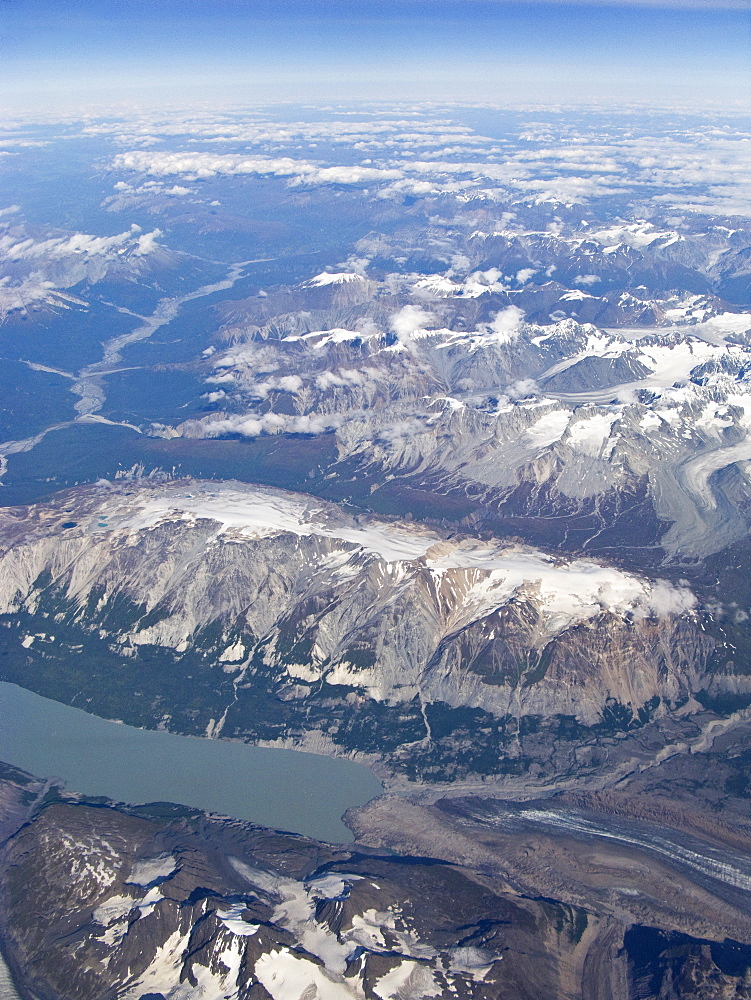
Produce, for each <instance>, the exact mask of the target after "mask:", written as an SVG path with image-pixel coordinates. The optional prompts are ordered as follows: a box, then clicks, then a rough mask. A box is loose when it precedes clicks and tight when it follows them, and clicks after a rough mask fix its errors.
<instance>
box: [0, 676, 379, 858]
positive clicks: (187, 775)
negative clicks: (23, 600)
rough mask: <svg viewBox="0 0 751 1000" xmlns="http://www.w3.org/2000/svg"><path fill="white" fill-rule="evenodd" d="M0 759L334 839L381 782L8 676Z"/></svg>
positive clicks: (123, 795) (113, 792)
mask: <svg viewBox="0 0 751 1000" xmlns="http://www.w3.org/2000/svg"><path fill="white" fill-rule="evenodd" d="M0 760H3V761H6V762H7V763H9V764H13V765H14V766H15V767H19V768H21V769H22V770H24V771H29V772H31V773H32V774H35V775H37V776H38V777H40V778H49V777H59V778H62V779H63V780H64V781H65V783H66V785H67V786H68V788H70V789H71V791H76V792H81V793H83V794H85V795H104V796H107V797H108V798H111V799H114V800H116V801H119V802H130V803H135V804H140V803H146V802H177V803H180V804H181V805H186V806H192V807H194V808H198V809H205V810H207V811H209V812H215V813H221V814H223V815H227V816H233V817H235V818H236V819H243V820H250V821H252V822H253V823H258V824H260V825H262V826H270V827H273V828H275V829H279V830H291V831H293V832H295V833H302V834H304V835H305V836H308V837H315V838H318V839H320V840H328V841H331V842H333V843H347V842H349V841H351V840H352V834H351V833H350V831H349V830H348V829H347V827H346V826H345V825H344V823H342V821H341V816H342V814H343V813H344V812H345V810H347V809H350V808H354V807H356V806H361V805H364V804H365V803H366V802H368V801H369V800H370V799H372V798H374V797H375V796H376V795H380V794H381V792H382V790H383V789H382V786H381V784H380V782H379V781H378V779H377V778H376V777H375V775H374V774H373V773H372V772H371V771H370V770H369V769H368V768H367V767H365V766H364V765H362V764H357V763H355V762H354V761H351V760H347V759H346V758H335V757H322V756H319V755H318V754H311V753H302V752H300V751H297V750H276V749H270V748H266V747H251V746H247V745H246V744H243V743H231V742H228V741H226V740H210V739H201V738H198V737H192V736H176V735H174V734H172V733H164V732H155V731H154V730H149V729H135V728H134V727H132V726H125V725H121V724H120V723H117V722H108V721H107V720H106V719H100V718H98V717H97V716H96V715H89V714H88V713H87V712H83V711H81V710H80V709H77V708H71V707H69V706H68V705H62V704H60V702H57V701H51V700H50V699H49V698H42V697H41V696H40V695H38V694H34V693H33V692H32V691H27V690H26V689H25V688H20V687H18V686H17V685H15V684H8V683H6V682H0Z"/></svg>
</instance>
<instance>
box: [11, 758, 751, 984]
mask: <svg viewBox="0 0 751 1000" xmlns="http://www.w3.org/2000/svg"><path fill="white" fill-rule="evenodd" d="M0 795H1V797H2V802H3V814H2V820H3V823H4V826H5V838H6V839H4V841H3V843H2V846H1V847H0V900H2V908H1V910H0V912H1V913H2V916H1V917H0V925H1V926H2V931H3V950H4V954H5V957H6V960H7V961H8V963H9V965H10V967H11V969H12V971H13V973H14V975H15V979H16V982H17V984H18V987H19V989H20V990H21V992H22V995H24V996H31V995H33V996H35V997H37V998H40V1000H63V998H68V997H70V996H71V995H75V996H76V997H80V998H81V1000H89V998H90V1000H98V998H102V997H112V998H115V997H117V998H122V1000H130V998H132V1000H136V998H143V997H150V998H158V997H162V998H165V997H171V998H185V1000H187V998H189V997H201V998H203V1000H219V998H223V1000H228V998H230V1000H298V998H299V997H301V996H304V997H306V998H309V1000H347V998H360V1000H421V998H424V997H443V998H446V1000H448V998H451V997H454V998H455V997H463V998H468V1000H469V998H476V1000H495V998H498V1000H536V998H538V997H540V996H551V997H555V998H557V1000H580V998H583V1000H605V998H609V1000H632V998H633V997H637V996H638V997H640V998H641V1000H652V998H654V1000H657V998H658V997H659V998H661V1000H699V998H709V997H719V996H727V997H738V998H741V997H745V996H747V995H748V988H749V966H750V965H751V952H750V951H749V949H748V948H747V947H745V946H743V945H741V944H738V943H737V942H734V941H722V940H701V939H697V938H696V937H691V936H690V935H686V934H683V935H677V934H675V933H672V934H671V933H668V932H666V931H664V930H661V929H660V924H659V918H658V923H657V926H651V927H650V926H644V925H642V924H640V923H638V922H637V923H634V922H633V920H632V919H629V916H628V914H626V915H623V914H620V915H618V916H616V915H614V914H613V912H608V910H609V909H610V911H612V909H613V908H612V906H611V907H608V906H607V905H605V906H603V905H602V904H601V903H600V901H599V900H597V901H595V903H594V905H593V906H590V907H580V906H576V905H571V904H569V903H565V902H561V901H558V900H556V899H551V898H546V899H545V898H539V897H537V898H535V897H534V895H530V894H528V893H525V892H523V891H522V892H520V891H519V890H518V889H516V888H512V887H511V885H509V882H508V880H507V879H506V878H505V877H503V876H502V875H500V874H499V873H498V872H496V871H495V868H496V867H497V866H495V865H493V864H492V863H491V864H485V865H484V868H485V871H484V872H483V874H478V873H477V872H476V871H472V870H471V869H470V868H467V867H463V866H461V865H457V864H455V863H454V864H452V863H446V862H441V861H437V860H435V859H432V860H431V859H428V858H422V857H419V856H408V857H398V856H394V855H389V854H385V855H384V854H382V853H380V852H378V851H377V850H372V849H368V848H365V849H360V848H355V849H349V850H342V849H336V848H332V847H331V846H330V845H327V844H323V843H318V842H315V841H310V840H306V839H305V838H302V837H296V836H292V835H290V834H283V833H277V832H275V831H271V830H264V829H261V828H258V827H253V826H250V825H248V824H242V823H238V822H233V821H227V820H220V819H218V818H210V817H207V816H205V815H204V814H201V813H196V812H190V811H188V810H184V809H182V808H180V807H176V806H169V805H164V804H162V805H154V806H150V807H139V808H137V809H134V808H129V807H124V806H119V807H117V806H114V805H113V804H112V803H107V802H104V801H101V800H99V801H97V802H90V801H86V800H85V799H81V798H79V797H76V796H74V795H72V794H70V793H67V794H61V793H60V792H59V790H57V789H55V788H48V787H46V786H44V785H42V783H41V782H38V781H36V780H35V779H33V778H31V777H30V776H29V775H26V774H23V773H22V772H18V771H14V770H13V769H10V768H7V767H5V766H3V772H2V779H1V780H0ZM456 843H461V841H460V840H456ZM437 845H438V847H439V850H441V851H445V850H446V847H447V845H446V844H445V843H441V842H440V840H439V841H437ZM71 875H73V877H72V878H71ZM621 877H625V878H626V879H628V876H625V875H622V876H621ZM658 884H659V883H658ZM635 891H636V890H635ZM632 908H633V907H632ZM739 929H740V928H739Z"/></svg>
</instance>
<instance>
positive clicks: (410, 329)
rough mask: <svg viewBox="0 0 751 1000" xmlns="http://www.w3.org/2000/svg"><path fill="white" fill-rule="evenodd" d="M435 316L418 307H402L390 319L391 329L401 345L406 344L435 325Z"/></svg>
mask: <svg viewBox="0 0 751 1000" xmlns="http://www.w3.org/2000/svg"><path fill="white" fill-rule="evenodd" d="M435 321H436V320H435V316H433V314H432V313H429V312H427V310H425V309H421V308H420V306H413V305H408V306H403V307H402V308H401V309H400V310H399V312H398V313H395V314H394V315H393V316H392V317H391V329H392V330H393V331H394V333H395V334H396V335H397V337H398V338H399V340H400V342H401V343H403V344H408V343H409V342H410V341H411V339H412V337H414V335H415V334H416V333H417V332H418V331H419V330H424V329H426V328H427V327H428V326H429V325H430V324H433V323H435Z"/></svg>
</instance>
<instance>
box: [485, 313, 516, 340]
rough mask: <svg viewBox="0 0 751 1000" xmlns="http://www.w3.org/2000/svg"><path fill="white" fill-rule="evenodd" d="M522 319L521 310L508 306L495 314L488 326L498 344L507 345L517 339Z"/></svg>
mask: <svg viewBox="0 0 751 1000" xmlns="http://www.w3.org/2000/svg"><path fill="white" fill-rule="evenodd" d="M523 319H524V310H523V309H520V308H519V306H508V307H507V308H506V309H501V310H500V311H499V312H497V313H496V314H495V318H494V319H493V321H492V322H491V323H490V324H489V326H490V329H491V330H492V331H493V333H494V334H495V335H496V339H497V340H498V342H499V343H501V344H507V343H510V341H512V340H515V339H516V338H517V337H518V335H519V331H520V330H521V325H522V320H523Z"/></svg>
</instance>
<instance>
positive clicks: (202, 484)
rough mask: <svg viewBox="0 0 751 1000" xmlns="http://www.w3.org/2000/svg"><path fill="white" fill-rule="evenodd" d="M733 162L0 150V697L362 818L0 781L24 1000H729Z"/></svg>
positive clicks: (734, 888) (370, 132)
mask: <svg viewBox="0 0 751 1000" xmlns="http://www.w3.org/2000/svg"><path fill="white" fill-rule="evenodd" d="M750 149H751V122H749V119H748V117H747V116H746V115H745V114H744V113H743V112H742V111H741V110H727V111H725V112H723V113H722V114H720V113H719V112H712V113H711V114H710V113H706V114H704V113H701V112H694V113H688V112H681V111H677V110H675V109H673V110H668V111H657V110H650V111H649V112H646V111H638V110H634V109H623V108H622V109H618V110H617V111H613V112H612V113H610V112H608V113H604V112H601V111H597V110H588V111H584V110H582V109H574V108H567V109H557V110H556V109H552V110H551V109H548V110H545V109H541V108H523V107H519V108H515V109H512V108H499V107H491V106H479V105H477V106H471V107H470V106H465V107H460V106H450V105H445V106H440V105H435V104H432V105H424V106H423V105H419V104H414V105H409V106H407V105H393V106H390V107H379V108H376V107H374V106H368V107H354V106H346V107H345V106H338V105H330V106H328V107H326V108H316V107H313V106H308V107H299V108H297V107H292V106H288V107H285V108H284V109H282V108H273V107H270V108H255V109H250V110H248V109H244V110H243V109H235V110H228V111H213V112H212V111H211V110H209V109H207V108H204V109H197V110H196V109H194V110H189V111H184V112H180V111H175V112H174V114H171V115H169V116H167V115H163V114H160V113H156V112H154V113H146V112H132V113H131V112H122V113H118V114H117V115H115V114H114V113H113V114H110V115H104V114H102V115H100V116H96V115H93V116H88V117H86V118H83V119H79V118H76V117H75V116H71V117H70V118H65V119H64V120H61V121H58V122H54V123H53V122H46V121H44V118H43V116H40V117H39V118H38V119H37V120H34V121H31V120H28V119H26V118H23V117H19V118H18V120H15V121H14V120H10V119H9V120H8V121H7V122H6V123H5V125H4V127H3V128H2V130H0V178H1V179H2V192H3V193H2V195H1V196H0V354H1V355H2V357H3V366H2V370H1V371H0V391H2V394H3V408H2V410H1V411H0V481H1V482H2V485H1V486H0V503H2V507H0V653H1V654H2V655H0V679H2V680H6V681H12V682H14V683H16V684H20V685H21V686H24V687H28V688H30V689H32V690H34V691H36V692H38V693H40V694H43V695H45V696H47V697H52V698H55V699H58V700H60V701H64V702H67V703H69V704H74V705H78V706H79V707H84V708H85V709H86V710H87V711H90V712H94V713H96V714H99V715H102V716H105V717H107V718H111V719H118V720H121V721H125V722H129V723H131V724H134V725H138V726H142V727H149V728H160V729H169V730H173V731H175V732H180V733H184V734H190V735H192V736H195V737H201V738H214V739H224V738H228V739H237V740H244V741H247V742H252V743H260V744H264V745H267V746H272V747H274V746H275V747H290V748H298V749H300V748H302V749H307V750H312V751H314V752H316V753H325V754H335V755H347V756H350V757H354V758H356V759H358V760H361V761H364V762H367V763H368V764H369V765H370V766H372V767H374V768H375V769H377V772H378V774H379V777H381V778H382V779H383V780H384V782H385V784H386V787H387V789H388V791H389V793H390V794H387V795H386V796H385V797H384V798H383V799H381V800H379V801H377V802H375V803H371V805H370V806H368V807H366V808H365V809H363V810H360V811H359V812H358V813H357V814H356V815H352V816H350V817H349V818H348V820H347V821H348V823H349V824H350V825H351V826H352V828H353V829H354V830H355V831H356V833H357V836H358V838H359V845H360V847H361V848H362V850H363V851H364V852H365V853H364V854H358V850H359V848H358V849H356V850H354V851H353V852H352V853H351V854H347V855H346V856H344V855H343V854H342V852H338V853H337V851H336V850H335V849H333V848H329V847H326V846H325V845H316V844H314V843H313V842H305V843H304V844H303V843H302V841H295V842H294V843H293V842H292V840H291V839H284V837H282V835H277V834H274V833H271V832H264V833H260V832H258V831H256V832H255V833H251V832H249V828H247V827H245V826H243V827H242V829H241V828H240V825H238V824H237V823H234V822H233V821H232V820H231V819H225V820H220V819H216V818H215V819H212V820H207V819H206V818H205V817H199V816H198V815H197V814H194V813H191V812H190V811H189V810H188V811H187V812H183V813H180V812H179V810H178V811H177V812H170V810H173V809H177V807H171V806H170V807H166V806H165V807H164V809H162V806H159V807H158V808H157V809H156V812H154V810H153V809H152V811H151V812H149V814H148V816H146V815H145V814H144V815H141V814H139V813H138V810H137V809H136V810H135V812H134V811H133V809H132V808H131V807H130V806H124V805H120V806H114V805H113V804H111V803H110V804H104V803H86V802H84V801H82V800H81V798H80V797H77V796H76V795H75V790H73V792H70V793H67V792H61V791H60V790H59V788H58V789H57V790H55V789H54V788H51V787H46V788H45V787H43V786H40V787H37V785H36V784H35V783H34V779H31V778H30V777H28V776H26V777H22V776H19V774H17V773H11V772H9V773H8V774H5V772H3V774H4V777H3V778H2V784H1V785H0V800H2V801H0V805H2V804H3V803H5V806H4V807H3V808H5V810H6V811H5V813H2V816H6V814H7V816H9V817H11V818H8V819H7V823H8V824H10V826H9V829H10V827H12V825H13V822H12V817H13V816H19V815H21V813H20V812H18V810H21V812H23V809H27V807H28V809H30V810H31V812H28V811H27V812H26V813H24V816H25V819H24V821H23V822H24V823H26V825H25V826H22V827H21V826H19V827H18V828H17V829H16V832H15V833H14V835H13V837H12V838H11V840H9V841H8V843H7V845H6V846H5V847H3V848H2V852H3V860H2V876H1V877H0V897H2V899H3V900H4V905H5V907H6V909H7V911H8V913H10V914H11V916H9V917H8V918H7V919H6V918H3V921H4V924H3V927H2V933H3V941H4V942H5V941H7V942H10V943H9V944H8V946H7V951H8V960H9V968H10V969H11V972H12V973H13V975H15V976H16V977H17V978H18V981H19V983H20V984H22V985H23V986H24V989H28V990H29V991H31V992H32V993H35V994H37V995H39V996H43V997H45V998H47V997H49V998H50V1000H58V998H59V997H60V998H62V997H63V996H64V991H63V992H61V990H62V986H61V985H60V984H61V982H62V980H61V979H60V975H62V973H61V972H60V970H61V969H62V970H67V972H66V973H65V974H66V975H73V976H74V979H75V982H76V983H77V986H76V989H77V990H78V991H79V992H78V993H77V995H80V996H82V997H89V996H90V997H91V998H92V1000H94V998H99V997H102V996H105V995H106V996H118V997H123V998H125V997H128V998H130V997H132V998H133V1000H136V998H138V997H141V996H156V997H159V996H161V997H169V998H173V1000H177V998H184V1000H188V998H196V1000H198V998H199V997H201V998H204V1000H215V998H217V1000H218V998H219V997H233V998H237V1000H269V998H273V1000H299V998H300V997H303V998H304V1000H315V998H318V1000H331V998H340V997H341V998H345V997H361V998H368V1000H371V998H379V1000H391V998H394V1000H397V998H399V1000H407V998H410V1000H413V998H414V1000H420V998H422V997H427V996H443V997H446V998H448V997H450V996H455V997H467V998H471V997H477V998H478V1000H481V998H486V997H487V998H491V997H492V998H495V997H498V998H504V1000H505V998H512V997H513V998H514V1000H516V998H517V997H526V996H529V997H530V998H536V997H537V996H541V995H550V996H555V997H561V998H563V997H566V998H568V997H571V998H574V997H576V998H577V1000H578V998H580V997H581V996H582V995H584V996H587V998H589V997H592V998H596V1000H602V998H604V997H605V996H607V997H608V998H610V997H611V996H612V997H617V998H618V1000H627V998H628V1000H631V997H632V996H637V995H638V996H640V997H642V998H644V1000H646V998H649V1000H652V998H656V997H660V998H665V1000H667V998H669V1000H682V998H687V1000H688V998H691V1000H698V998H701V1000H704V998H708V997H714V996H725V995H727V996H728V997H730V996H737V997H741V996H744V995H745V993H743V990H746V991H747V989H748V978H749V976H751V971H750V970H751V957H750V956H749V955H748V954H747V945H748V942H749V941H751V931H750V930H749V928H748V926H747V905H746V904H745V903H744V902H743V899H744V898H745V897H743V896H742V894H743V893H744V892H746V888H744V887H745V884H746V883H745V882H744V879H746V878H747V873H746V870H745V868H744V867H743V864H742V862H741V861H739V860H738V859H739V857H740V856H741V855H742V852H743V851H744V850H747V849H748V829H747V818H744V813H743V809H744V803H746V802H747V798H748V795H749V777H748V776H749V774H750V773H751V771H749V762H748V760H747V756H748V755H747V753H746V751H745V749H744V740H745V738H746V734H747V727H748V717H749V712H751V667H750V666H749V664H751V659H750V657H751V633H749V630H748V622H749V620H751V619H750V618H749V615H751V582H749V581H751V574H749V572H748V570H749V566H751V544H749V538H748V536H749V527H750V526H751V285H750V284H749V280H750V276H751V198H750V197H749V196H750V195H751V189H750V188H749V183H748V180H747V178H748V176H749V166H750V165H751V164H750V163H749V150H750ZM702 768H704V771H705V772H706V773H704V772H702V770H701V769H702ZM707 775H709V777H707ZM712 775H714V776H715V777H714V778H713V777H712ZM40 777H42V778H44V777H46V776H40ZM24 789H26V791H24ZM29 789H33V794H32V791H29ZM29 796H31V798H29ZM32 799H33V805H30V804H29V803H30V802H31V801H32ZM531 799H535V800H536V801H537V805H535V806H530V807H529V808H528V809H526V808H525V807H523V805H520V803H522V804H523V803H525V802H528V801H529V800H531ZM14 803H15V804H14ZM19 803H20V804H19ZM22 805H23V809H22V808H21V806H22ZM150 808H151V807H150ZM160 810H162V811H161V812H160ZM164 810H166V812H165V811H164ZM165 817H166V818H165ZM6 818H7V817H6ZM1 821H2V822H3V823H4V822H6V819H2V820H1ZM27 821H28V823H27ZM660 823H662V824H664V825H665V827H666V829H667V832H666V833H665V835H664V839H660V844H661V845H662V846H661V848H660V851H656V850H653V849H652V848H653V847H654V844H655V843H656V842H657V841H656V840H655V833H654V831H655V825H659V824H660ZM144 824H145V825H144ZM649 824H652V826H650V825H649ZM105 827H106V831H107V832H106V833H105V832H103V830H104V829H105ZM551 830H552V831H553V832H551ZM19 831H20V832H19ZM556 831H557V832H556ZM660 837H662V834H660ZM14 838H17V839H14ZM280 838H281V839H280ZM556 838H558V839H556ZM702 838H704V839H703V840H702ZM702 844H703V846H702ZM365 845H368V846H367V847H366V846H365ZM592 845H596V847H593V846H592ZM603 845H604V846H603ZM650 845H651V846H650ZM697 845H698V846H697ZM383 848H388V849H389V850H393V851H395V852H396V854H395V855H391V854H383V853H382V854H379V855H378V857H377V859H375V854H373V853H372V852H378V851H382V849H383ZM590 850H591V851H592V852H593V853H592V854H591V855H590V854H588V853H587V852H588V851H590ZM597 851H603V852H609V853H607V862H606V863H605V862H603V865H602V867H598V866H599V861H595V860H593V858H594V857H595V854H596V852H597ZM650 851H651V853H650ZM24 852H26V853H24ZM537 852H540V854H539V857H542V858H544V859H546V860H544V861H543V862H540V863H537V862H536V861H535V858H536V857H537ZM739 852H740V854H739ZM426 856H427V860H426ZM599 856H600V855H597V857H599ZM28 858H42V859H43V860H44V864H43V866H42V867H43V875H44V877H43V878H42V880H41V881H40V882H39V884H38V885H35V886H34V887H33V889H32V890H29V892H26V890H25V889H23V887H22V885H21V882H19V881H18V878H20V876H18V871H21V870H24V869H23V866H24V865H26V864H31V862H28V860H27V859H28ZM499 858H502V859H504V860H503V863H501V862H500V861H499V860H498V859H499ZM374 859H375V860H374ZM431 859H433V860H431ZM708 859H709V860H708ZM438 861H440V863H441V864H440V865H438ZM710 862H711V863H710ZM34 863H35V864H38V863H39V862H34ZM56 866H59V867H56ZM71 866H72V867H71ZM191 866H192V867H191ZM444 866H446V867H444ZM671 866H672V867H671ZM606 868H607V872H606V871H605V869H606ZM40 870H41V869H40ZM63 870H64V871H66V872H67V871H70V870H73V871H74V872H75V874H76V881H77V884H76V886H74V887H67V886H66V885H64V884H63V881H61V879H60V878H59V877H58V876H59V871H63ZM728 872H730V873H731V874H732V873H735V874H732V877H730V876H729V875H728V877H725V876H726V875H727V873H728ZM14 873H15V874H14ZM614 873H615V874H614ZM676 873H677V874H676ZM718 873H719V874H718ZM723 873H724V874H723ZM14 879H15V880H16V881H14ZM650 879H651V881H650ZM675 885H679V886H680V887H681V890H680V892H679V893H678V895H677V896H676V893H675V891H674V888H671V886H672V887H674V886H675ZM67 892H69V893H70V895H69V896H66V893H67ZM739 893H740V894H741V895H739ZM421 894H422V895H421ZM423 896H424V899H423ZM66 900H68V902H70V907H69V910H70V912H69V914H68V915H67V916H66V915H65V912H66V905H67V904H66ZM431 900H432V902H431ZM457 901H459V902H457ZM423 902H425V906H424V907H423V905H422V904H423ZM429 904H430V906H433V910H434V911H435V912H431V913H429V912H428V911H429V909H430V906H429ZM483 908H484V910H483ZM48 909H49V910H50V912H54V913H55V914H56V916H55V920H54V921H53V922H49V921H47V920H46V917H45V918H44V919H42V917H41V916H40V914H43V913H46V912H47V910H48ZM481 910H483V913H484V914H485V915H481V914H480V911H481ZM455 911H456V912H455ZM460 911H461V912H460ZM485 911H487V912H485ZM491 911H492V913H493V914H494V916H493V917H492V918H491V917H489V916H488V915H487V914H488V913H490V912H491ZM436 913H437V914H438V916H436V915H435V914H436ZM71 914H72V915H71ZM734 928H737V935H738V940H737V941H736V940H735V938H733V934H734V933H736V932H735V930H734ZM676 934H680V935H683V937H681V938H680V940H679V939H678V938H676V937H671V935H676ZM640 935H642V937H640ZM643 935H646V937H643ZM647 938H648V939H649V945H647V944H645V943H644V942H645V941H647ZM725 938H732V940H731V941H730V943H729V944H726V943H723V942H724V941H725ZM634 941H636V942H637V944H634ZM639 942H641V945H640V944H639ZM697 942H698V943H697ZM673 945H675V947H676V948H678V951H680V949H683V951H680V957H676V955H677V954H678V953H677V952H676V950H675V948H673ZM3 947H4V948H5V944H4V945H3ZM671 948H672V950H671ZM726 948H727V949H730V951H724V950H722V949H726ZM640 949H641V950H640ZM744 949H745V950H744ZM42 954H47V955H49V956H54V957H55V958H54V961H46V960H45V961H43V960H41V959H40V958H39V956H40V955H42ZM644 955H649V956H651V957H649V958H648V959H644ZM728 955H730V956H731V957H730V958H729V957H728ZM76 956H78V957H77V958H76ZM530 956H531V957H530ZM45 962H46V964H45ZM644 962H646V964H643V963H644ZM640 963H642V964H640ZM744 963H745V964H744ZM71 970H73V971H71ZM604 970H607V972H606V971H604ZM517 973H518V975H517ZM34 977H36V978H34ZM56 977H57V978H56ZM743 977H745V979H744V978H743ZM32 980H33V981H32ZM71 981H72V980H71ZM598 983H604V984H606V985H605V986H603V987H602V989H600V987H599V986H597V985H596V984H598ZM598 989H599V990H600V992H597V990H598ZM525 990H526V991H527V992H526V993H525V992H524V991H525ZM603 990H604V991H605V992H603ZM587 991H589V992H587ZM671 991H672V992H671ZM702 991H703V992H702ZM713 991H714V992H713ZM733 991H736V992H733ZM739 991H740V992H739Z"/></svg>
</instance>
